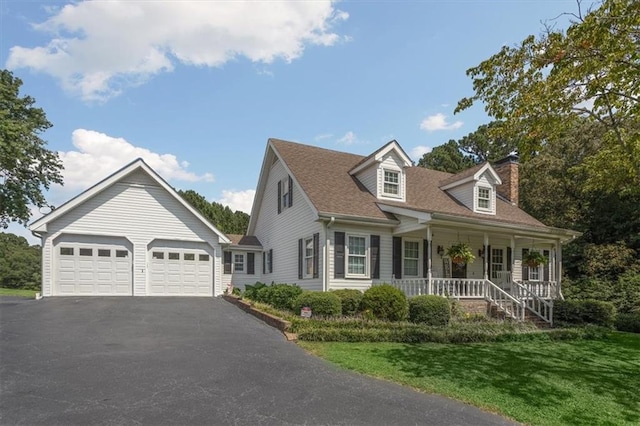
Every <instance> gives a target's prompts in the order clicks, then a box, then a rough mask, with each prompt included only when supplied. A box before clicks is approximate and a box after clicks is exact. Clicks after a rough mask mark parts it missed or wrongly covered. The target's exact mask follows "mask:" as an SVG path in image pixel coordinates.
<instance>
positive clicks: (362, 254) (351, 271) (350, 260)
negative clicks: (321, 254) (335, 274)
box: [347, 235, 368, 277]
mask: <svg viewBox="0 0 640 426" xmlns="http://www.w3.org/2000/svg"><path fill="white" fill-rule="evenodd" d="M347 275H349V276H356V277H358V276H359V277H366V276H367V275H368V274H367V238H366V237H364V236H360V235H349V236H348V237H347Z"/></svg>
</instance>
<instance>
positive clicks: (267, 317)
mask: <svg viewBox="0 0 640 426" xmlns="http://www.w3.org/2000/svg"><path fill="white" fill-rule="evenodd" d="M222 298H223V299H224V300H226V301H227V302H229V303H231V304H233V305H236V306H237V307H238V308H240V309H242V310H243V311H245V312H246V313H248V314H251V315H253V316H254V317H256V318H258V319H259V320H261V321H263V322H264V323H265V324H267V325H269V326H271V327H274V328H277V329H278V330H280V331H281V332H282V333H283V334H284V335H285V337H286V338H287V340H289V341H296V340H298V335H297V334H295V333H290V332H289V331H288V330H289V328H291V323H290V322H289V321H286V320H283V319H282V318H278V317H276V316H275V315H271V314H269V313H266V312H262V311H260V310H258V309H256V308H254V307H253V306H252V305H251V303H249V302H246V301H244V300H242V299H240V298H239V297H237V296H234V295H229V294H224V295H222Z"/></svg>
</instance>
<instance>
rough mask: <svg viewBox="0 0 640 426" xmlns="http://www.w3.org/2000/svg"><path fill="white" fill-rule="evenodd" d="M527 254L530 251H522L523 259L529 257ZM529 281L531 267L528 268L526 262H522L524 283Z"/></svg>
mask: <svg viewBox="0 0 640 426" xmlns="http://www.w3.org/2000/svg"><path fill="white" fill-rule="evenodd" d="M527 253H529V249H525V248H523V249H522V259H524V257H525V256H526V255H527ZM528 279H529V267H528V266H527V264H526V263H525V262H524V260H523V261H522V281H526V280H528Z"/></svg>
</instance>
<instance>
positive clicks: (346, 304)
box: [332, 289, 363, 315]
mask: <svg viewBox="0 0 640 426" xmlns="http://www.w3.org/2000/svg"><path fill="white" fill-rule="evenodd" d="M332 293H333V294H335V295H336V296H338V297H339V298H340V301H341V302H342V315H355V314H357V313H358V312H360V303H361V302H362V296H363V295H362V292H361V291H360V290H354V289H342V290H333V291H332Z"/></svg>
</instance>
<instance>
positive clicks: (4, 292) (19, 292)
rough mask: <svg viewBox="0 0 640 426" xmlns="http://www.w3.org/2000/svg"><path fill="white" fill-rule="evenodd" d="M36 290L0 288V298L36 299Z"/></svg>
mask: <svg viewBox="0 0 640 426" xmlns="http://www.w3.org/2000/svg"><path fill="white" fill-rule="evenodd" d="M37 292H38V291H37V290H23V289H18V288H4V287H0V296H17V297H29V298H34V297H36V293H37Z"/></svg>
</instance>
